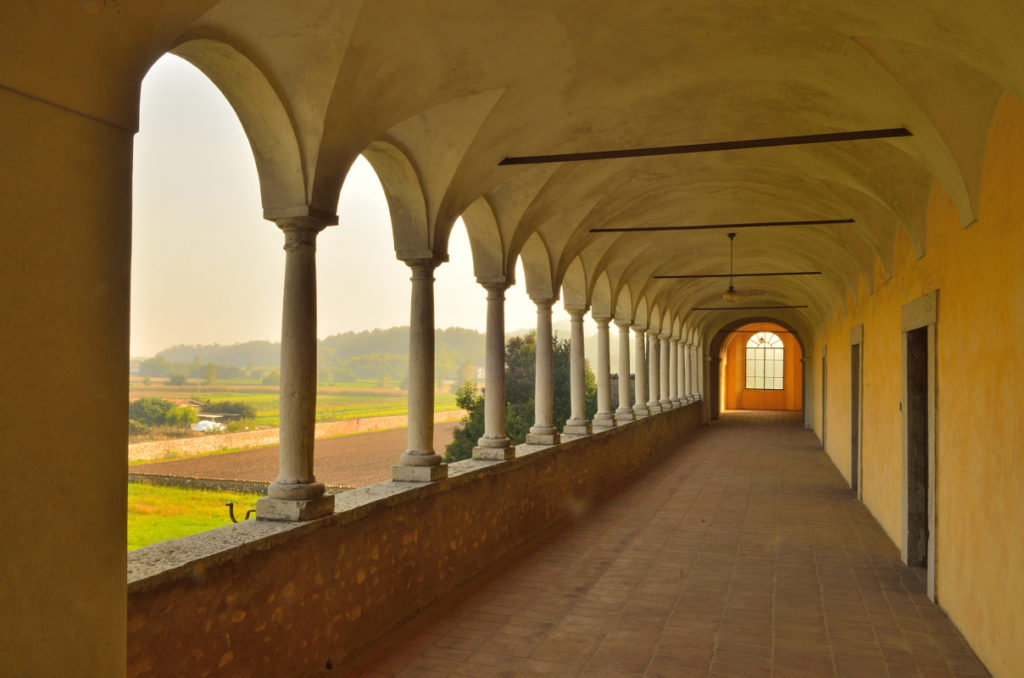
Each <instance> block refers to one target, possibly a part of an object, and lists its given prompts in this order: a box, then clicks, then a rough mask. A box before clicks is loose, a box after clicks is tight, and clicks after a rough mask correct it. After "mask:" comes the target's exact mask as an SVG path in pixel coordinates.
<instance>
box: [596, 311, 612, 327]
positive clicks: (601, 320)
mask: <svg viewBox="0 0 1024 678" xmlns="http://www.w3.org/2000/svg"><path fill="white" fill-rule="evenodd" d="M591 317H592V318H593V319H594V322H596V323H597V326H598V327H601V328H604V327H608V325H609V324H611V321H612V317H611V316H610V315H593V314H591Z"/></svg>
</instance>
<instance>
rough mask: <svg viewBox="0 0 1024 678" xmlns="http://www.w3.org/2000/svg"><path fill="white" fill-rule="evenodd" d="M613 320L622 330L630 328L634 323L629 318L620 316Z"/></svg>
mask: <svg viewBox="0 0 1024 678" xmlns="http://www.w3.org/2000/svg"><path fill="white" fill-rule="evenodd" d="M612 322H614V323H615V326H616V327H618V328H619V329H620V330H628V329H629V328H630V327H631V326H632V324H631V323H630V322H629V321H628V320H619V319H618V318H616V319H614V320H613V321H612Z"/></svg>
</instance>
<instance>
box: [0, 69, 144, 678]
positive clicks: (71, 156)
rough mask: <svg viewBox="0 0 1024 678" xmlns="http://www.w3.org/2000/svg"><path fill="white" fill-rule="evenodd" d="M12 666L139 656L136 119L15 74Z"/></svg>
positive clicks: (5, 525) (7, 196)
mask: <svg viewBox="0 0 1024 678" xmlns="http://www.w3.org/2000/svg"><path fill="white" fill-rule="evenodd" d="M0 120H2V121H3V124H2V125H0V148H2V149H3V151H2V161H0V209H2V210H3V215H4V219H3V238H2V243H0V260H2V265H0V323H2V332H0V337H2V345H3V360H0V402H2V403H3V408H4V411H3V420H2V421H0V478H2V480H3V490H2V492H0V515H2V516H3V519H2V521H3V522H2V523H0V674H2V675H4V676H104V677H107V676H120V675H124V672H125V656H126V651H125V628H126V624H125V609H126V594H125V566H126V555H125V554H126V551H125V539H126V535H125V521H126V516H125V512H126V508H125V505H126V499H127V497H126V479H127V465H126V462H125V449H126V448H127V444H128V431H127V427H126V426H125V412H126V411H127V407H128V393H127V388H126V385H127V383H128V382H127V379H128V282H129V273H130V271H129V254H130V252H129V251H130V240H131V235H130V221H131V161H132V138H131V134H130V133H129V132H126V131H124V130H121V129H119V128H116V127H113V126H111V125H107V124H104V123H102V122H98V121H96V120H93V119H90V118H87V117H84V116H81V115H77V114H75V113H72V112H69V111H66V110H64V109H61V108H59V107H56V106H53V105H50V104H46V103H42V102H40V101H38V100H35V99H31V98H28V97H25V96H23V95H20V94H17V93H14V92H11V91H10V90H6V89H2V88H0Z"/></svg>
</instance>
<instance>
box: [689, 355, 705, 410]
mask: <svg viewBox="0 0 1024 678" xmlns="http://www.w3.org/2000/svg"><path fill="white" fill-rule="evenodd" d="M700 357H701V356H700V352H699V351H698V346H697V344H690V360H691V362H692V364H693V367H692V368H691V369H690V393H692V394H693V400H694V401H697V400H700V371H701V367H702V365H701V362H702V361H701V359H700Z"/></svg>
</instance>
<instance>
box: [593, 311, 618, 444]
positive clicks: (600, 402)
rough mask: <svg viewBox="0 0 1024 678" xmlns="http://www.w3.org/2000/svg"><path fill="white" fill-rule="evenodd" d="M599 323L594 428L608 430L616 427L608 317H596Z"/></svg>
mask: <svg viewBox="0 0 1024 678" xmlns="http://www.w3.org/2000/svg"><path fill="white" fill-rule="evenodd" d="M594 320H595V321H596V322H597V414H595V415H594V423H593V428H595V429H607V428H612V427H614V426H615V415H613V414H612V393H611V387H612V354H611V346H609V344H608V323H609V322H611V318H610V317H608V316H594Z"/></svg>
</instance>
